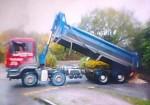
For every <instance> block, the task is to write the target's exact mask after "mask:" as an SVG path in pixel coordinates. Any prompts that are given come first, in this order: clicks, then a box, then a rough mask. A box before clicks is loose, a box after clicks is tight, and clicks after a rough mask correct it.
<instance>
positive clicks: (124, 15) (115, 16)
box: [79, 8, 140, 47]
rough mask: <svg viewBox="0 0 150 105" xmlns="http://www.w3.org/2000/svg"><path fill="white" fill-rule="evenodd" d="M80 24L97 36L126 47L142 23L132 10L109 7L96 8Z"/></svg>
mask: <svg viewBox="0 0 150 105" xmlns="http://www.w3.org/2000/svg"><path fill="white" fill-rule="evenodd" d="M79 26H80V27H81V28H82V29H84V30H86V31H88V32H91V33H93V34H94V35H96V36H100V37H103V38H104V39H105V40H108V41H110V42H113V43H115V44H118V45H120V46H123V47H124V46H125V45H129V44H130V41H131V40H132V38H133V37H134V35H135V34H136V33H137V32H138V30H139V28H140V23H139V22H138V21H137V20H136V19H135V18H134V17H133V13H131V12H130V11H117V10H115V9H112V8H109V9H104V10H98V9H96V10H94V11H92V12H91V13H89V14H87V15H85V16H84V17H82V19H81V23H80V24H79Z"/></svg>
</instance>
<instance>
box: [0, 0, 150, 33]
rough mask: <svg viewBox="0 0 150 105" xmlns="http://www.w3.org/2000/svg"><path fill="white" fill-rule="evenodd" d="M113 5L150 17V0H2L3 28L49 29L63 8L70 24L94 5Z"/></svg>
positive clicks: (0, 25) (0, 24) (0, 28)
mask: <svg viewBox="0 0 150 105" xmlns="http://www.w3.org/2000/svg"><path fill="white" fill-rule="evenodd" d="M110 7H111V8H115V9H117V10H119V9H127V10H130V11H133V12H134V15H135V17H136V18H137V19H138V20H139V21H141V22H145V21H147V20H148V19H150V0H0V31H5V30H8V29H21V30H24V31H26V32H39V33H47V32H49V30H50V28H51V25H52V22H53V20H54V17H55V15H56V14H57V13H58V12H59V11H62V12H64V13H65V14H66V17H67V21H68V23H69V24H77V23H79V22H80V19H81V17H82V16H83V15H84V14H86V13H88V12H90V11H92V10H93V9H95V8H100V9H104V8H110Z"/></svg>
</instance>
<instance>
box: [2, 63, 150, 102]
mask: <svg viewBox="0 0 150 105" xmlns="http://www.w3.org/2000/svg"><path fill="white" fill-rule="evenodd" d="M0 84H1V88H0V104H1V105H43V104H41V103H39V102H38V101H36V100H34V99H33V97H40V98H41V97H42V98H49V99H52V100H53V101H55V102H56V103H57V102H58V101H60V102H61V101H62V100H64V99H66V101H65V100H64V101H63V102H64V105H65V104H68V102H70V103H69V104H70V105H74V104H76V105H80V104H81V105H82V104H84V103H86V105H90V103H93V105H112V103H113V104H115V105H119V104H120V103H121V104H122V105H130V104H129V103H127V102H125V101H123V100H122V99H120V98H119V97H114V96H113V95H112V94H111V92H112V91H113V93H117V94H120V95H124V96H132V97H137V98H142V99H150V84H149V83H145V84H133V83H125V84H107V85H97V84H94V83H91V82H89V81H87V80H86V79H85V78H83V79H82V80H69V79H68V80H67V83H66V84H65V86H62V87H54V86H51V85H48V84H47V83H40V84H39V85H38V86H37V87H32V88H24V87H22V85H21V82H20V81H18V80H13V81H9V80H8V79H6V72H5V69H4V68H3V67H2V66H0ZM91 94H92V95H91ZM55 97H57V98H56V99H55ZM62 97H63V98H62ZM69 97H70V98H69ZM93 97H94V98H93ZM100 98H101V103H97V100H99V99H100ZM76 100H79V101H76ZM106 100H107V101H106ZM63 102H61V105H63ZM107 102H109V103H107ZM71 103H72V104H71ZM88 103H89V104H88ZM102 103H103V104H102Z"/></svg>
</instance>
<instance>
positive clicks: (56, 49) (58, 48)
mask: <svg viewBox="0 0 150 105" xmlns="http://www.w3.org/2000/svg"><path fill="white" fill-rule="evenodd" d="M50 50H51V52H52V53H53V54H55V55H56V58H57V59H58V60H62V59H64V57H65V52H64V51H65V48H64V47H63V46H62V45H59V44H57V43H52V45H51V46H50Z"/></svg>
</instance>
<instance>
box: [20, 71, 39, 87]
mask: <svg viewBox="0 0 150 105" xmlns="http://www.w3.org/2000/svg"><path fill="white" fill-rule="evenodd" d="M37 83H38V76H37V74H36V73H34V72H26V73H24V74H23V77H22V85H23V86H26V87H32V86H36V85H37Z"/></svg>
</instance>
